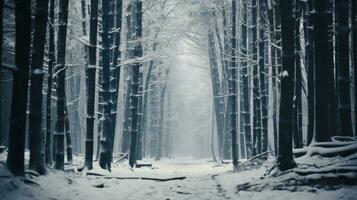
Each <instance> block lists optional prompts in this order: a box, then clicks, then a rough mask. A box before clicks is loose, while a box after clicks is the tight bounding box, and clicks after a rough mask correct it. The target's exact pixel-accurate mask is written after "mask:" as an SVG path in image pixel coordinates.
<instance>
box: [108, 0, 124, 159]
mask: <svg viewBox="0 0 357 200" xmlns="http://www.w3.org/2000/svg"><path fill="white" fill-rule="evenodd" d="M122 7H123V1H122V0H119V1H117V2H116V17H115V21H116V27H115V29H116V32H115V35H114V37H115V38H114V40H115V41H114V42H115V47H114V52H113V66H112V79H111V84H110V87H111V91H112V95H111V99H112V102H113V106H112V111H111V113H110V114H111V115H110V125H111V127H110V141H111V142H110V155H113V147H114V138H115V127H116V121H117V105H118V96H119V83H120V80H119V79H120V58H121V52H120V40H121V30H122V9H123V8H122Z"/></svg>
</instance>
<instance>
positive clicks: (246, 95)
mask: <svg viewBox="0 0 357 200" xmlns="http://www.w3.org/2000/svg"><path fill="white" fill-rule="evenodd" d="M242 3H243V10H242V12H243V23H242V27H241V29H242V34H241V37H242V39H241V43H242V44H241V52H242V54H243V56H244V57H243V59H242V61H241V68H242V77H243V81H242V84H243V97H242V98H243V122H244V136H245V143H246V144H245V145H246V152H247V158H250V157H252V138H251V132H250V127H251V124H250V109H249V80H248V79H249V78H248V77H249V73H248V62H247V60H248V55H247V54H248V35H247V23H248V20H247V18H248V6H247V4H248V3H247V0H243V1H242Z"/></svg>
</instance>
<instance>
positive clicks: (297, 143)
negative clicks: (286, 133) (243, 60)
mask: <svg viewBox="0 0 357 200" xmlns="http://www.w3.org/2000/svg"><path fill="white" fill-rule="evenodd" d="M294 7H295V8H294V12H295V23H294V26H295V35H296V37H295V87H294V91H295V98H294V116H293V118H294V131H293V134H294V147H295V148H302V146H303V140H302V91H301V90H302V74H301V56H300V55H301V45H300V39H301V37H300V20H301V9H302V8H301V3H300V1H299V0H295V6H294Z"/></svg>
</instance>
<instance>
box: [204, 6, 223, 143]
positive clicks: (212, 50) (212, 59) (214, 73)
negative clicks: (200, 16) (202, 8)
mask: <svg viewBox="0 0 357 200" xmlns="http://www.w3.org/2000/svg"><path fill="white" fill-rule="evenodd" d="M207 15H208V16H207V17H208V20H209V21H208V22H209V23H208V24H207V26H208V31H207V36H208V37H207V38H208V41H207V42H208V54H209V63H210V74H211V82H212V93H213V102H214V111H215V115H216V125H217V133H218V138H219V141H222V140H223V133H224V132H223V121H224V116H223V104H222V103H221V101H222V100H223V99H222V97H221V96H222V94H221V84H220V80H219V74H218V65H217V57H216V47H215V40H214V32H213V24H212V19H213V16H214V14H213V13H212V11H211V12H209V13H207Z"/></svg>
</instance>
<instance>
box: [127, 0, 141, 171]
mask: <svg viewBox="0 0 357 200" xmlns="http://www.w3.org/2000/svg"><path fill="white" fill-rule="evenodd" d="M135 10H136V12H135V13H136V30H135V36H136V37H135V39H136V44H135V48H134V58H135V59H136V60H137V61H136V62H135V63H134V64H133V65H132V78H133V80H132V83H131V87H132V88H131V91H132V92H131V103H132V106H131V133H130V136H131V137H130V153H129V165H130V167H134V165H135V164H136V155H137V134H138V88H139V73H140V72H139V71H140V67H141V65H142V64H141V62H140V61H139V60H138V59H140V58H141V57H142V55H141V54H142V45H141V38H142V1H141V0H136V6H135Z"/></svg>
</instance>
